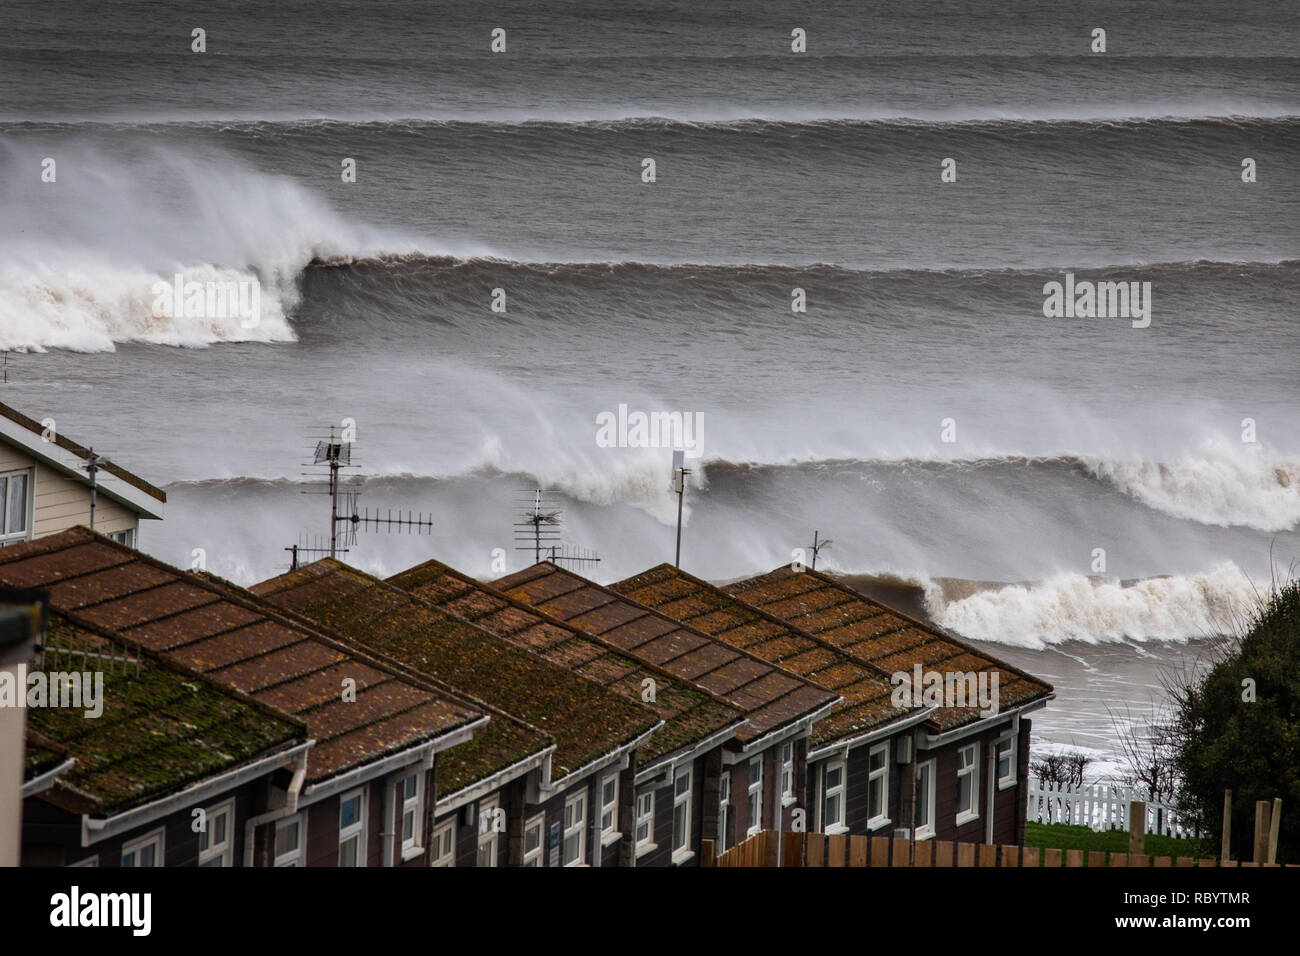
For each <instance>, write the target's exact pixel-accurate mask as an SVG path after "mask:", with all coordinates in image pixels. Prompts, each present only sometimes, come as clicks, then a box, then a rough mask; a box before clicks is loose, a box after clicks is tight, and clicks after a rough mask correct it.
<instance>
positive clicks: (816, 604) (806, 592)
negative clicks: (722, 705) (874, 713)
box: [725, 565, 1052, 730]
mask: <svg viewBox="0 0 1300 956" xmlns="http://www.w3.org/2000/svg"><path fill="white" fill-rule="evenodd" d="M725 590H726V591H728V592H729V593H731V594H734V595H736V596H737V597H739V598H740V599H741V600H743V601H745V602H746V603H747V604H752V605H754V606H755V607H757V608H760V609H762V610H764V611H766V612H768V613H769V614H772V615H774V616H776V617H779V618H781V619H782V620H784V621H789V622H790V623H791V624H793V625H795V626H796V627H798V628H799V629H801V630H804V631H807V632H808V633H810V634H813V635H816V636H817V637H819V638H821V639H822V640H824V641H827V642H828V643H830V644H833V645H834V646H836V647H838V648H840V649H841V650H842V651H844V653H845V654H847V655H848V656H849V657H851V658H852V659H853V660H855V661H857V662H859V663H861V664H870V665H872V666H875V667H877V668H879V669H880V670H882V671H884V672H885V673H888V674H893V673H895V672H898V671H902V672H905V673H907V674H909V675H910V674H911V673H912V669H913V666H914V665H916V664H920V665H921V667H922V669H923V670H924V671H938V672H958V673H966V672H975V673H979V672H989V673H992V672H997V674H998V702H999V709H1001V710H1007V709H1010V708H1012V707H1019V706H1020V705H1022V704H1027V703H1030V702H1031V701H1034V700H1037V699H1038V698H1040V697H1045V696H1047V695H1048V694H1050V693H1051V692H1052V685H1051V684H1048V683H1046V682H1045V681H1042V680H1039V679H1038V678H1036V677H1032V676H1030V675H1029V674H1026V673H1025V672H1024V671H1021V670H1019V669H1017V668H1015V667H1012V666H1011V665H1009V664H1005V663H1003V662H1002V661H1000V660H998V659H997V658H994V657H992V656H990V655H988V654H986V653H984V652H983V651H977V650H976V649H975V648H973V647H971V646H970V645H968V644H966V643H964V642H962V641H960V640H958V639H957V638H955V637H952V636H951V635H949V634H945V633H942V632H940V631H939V630H937V629H936V628H934V627H931V626H930V625H927V624H923V623H922V622H920V621H917V620H914V619H912V618H910V617H908V616H907V615H905V614H902V613H900V612H899V611H895V610H893V609H891V608H888V607H886V606H885V605H883V604H880V603H878V602H876V601H873V600H871V599H870V598H868V597H866V596H865V595H862V594H859V593H858V592H857V591H854V590H853V589H852V588H850V587H847V586H845V585H843V584H841V583H839V582H838V581H836V580H835V579H834V578H831V577H828V576H827V575H825V574H822V573H821V572H820V571H812V570H808V569H804V570H803V571H795V570H793V569H792V568H790V567H789V566H788V565H783V566H782V567H779V568H777V569H776V570H775V571H771V572H769V573H768V574H764V575H760V576H759V577H755V578H750V579H748V580H745V581H737V582H735V583H734V584H729V585H727V586H726V588H725ZM978 718H979V708H978V707H943V708H940V709H939V710H938V711H936V712H935V714H934V715H933V716H932V720H933V722H934V723H935V725H936V726H937V727H938V728H939V729H940V730H951V729H953V728H954V727H959V726H961V725H962V724H965V723H969V722H971V721H973V720H976V719H978Z"/></svg>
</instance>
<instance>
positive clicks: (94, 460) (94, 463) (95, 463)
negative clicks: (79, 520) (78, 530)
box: [85, 448, 103, 531]
mask: <svg viewBox="0 0 1300 956" xmlns="http://www.w3.org/2000/svg"><path fill="white" fill-rule="evenodd" d="M101 461H103V459H102V458H101V457H100V456H99V455H96V454H95V449H93V448H91V449H89V454H88V455H87V456H86V466H85V467H86V474H88V475H90V530H91V531H94V530H95V476H96V475H97V474H99V463H100V462H101Z"/></svg>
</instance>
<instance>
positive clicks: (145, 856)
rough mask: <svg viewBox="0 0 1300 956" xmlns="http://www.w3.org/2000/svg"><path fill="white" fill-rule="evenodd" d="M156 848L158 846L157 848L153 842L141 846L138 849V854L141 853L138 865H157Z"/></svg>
mask: <svg viewBox="0 0 1300 956" xmlns="http://www.w3.org/2000/svg"><path fill="white" fill-rule="evenodd" d="M155 849H156V848H155V846H154V844H152V843H149V844H146V845H145V846H142V847H140V849H139V850H137V851H136V852H137V854H138V855H139V862H138V863H137V864H136V865H137V866H155V865H156V861H155V860H154V852H155Z"/></svg>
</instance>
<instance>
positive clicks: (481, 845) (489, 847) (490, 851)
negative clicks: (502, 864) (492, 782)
mask: <svg viewBox="0 0 1300 956" xmlns="http://www.w3.org/2000/svg"><path fill="white" fill-rule="evenodd" d="M499 806H500V798H498V797H496V796H491V797H484V798H483V799H482V800H480V801H479V803H478V861H477V863H475V866H496V865H497V834H498V833H500V832H501V829H502V827H501V817H502V816H503V814H502V813H501V812H500V809H499Z"/></svg>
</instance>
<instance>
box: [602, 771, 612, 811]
mask: <svg viewBox="0 0 1300 956" xmlns="http://www.w3.org/2000/svg"><path fill="white" fill-rule="evenodd" d="M614 783H615V781H614V779H613V778H612V777H611V778H610V779H609V780H606V781H605V785H604V786H603V787H602V788H601V791H600V799H601V802H602V803H604V804H606V805H608V804H611V803H613V802H614Z"/></svg>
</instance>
